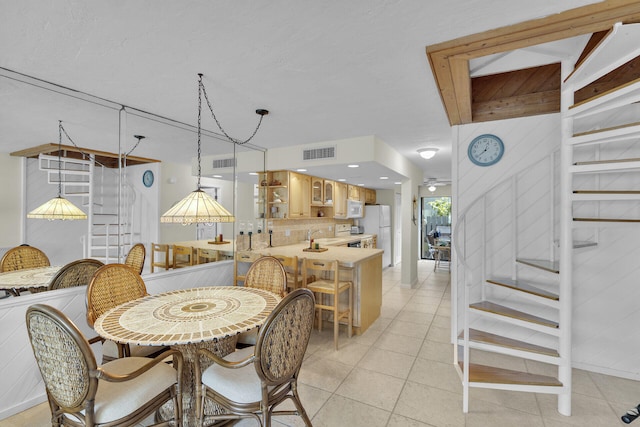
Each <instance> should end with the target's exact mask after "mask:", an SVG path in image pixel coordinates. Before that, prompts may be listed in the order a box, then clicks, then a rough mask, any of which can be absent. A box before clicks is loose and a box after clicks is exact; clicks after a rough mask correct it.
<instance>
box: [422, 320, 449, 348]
mask: <svg viewBox="0 0 640 427" xmlns="http://www.w3.org/2000/svg"><path fill="white" fill-rule="evenodd" d="M427 339H428V340H430V341H436V342H441V343H447V344H448V343H450V342H451V332H450V329H449V328H441V327H439V326H435V325H433V324H432V325H431V328H429V332H428V333H427Z"/></svg>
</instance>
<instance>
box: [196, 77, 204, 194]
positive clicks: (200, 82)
mask: <svg viewBox="0 0 640 427" xmlns="http://www.w3.org/2000/svg"><path fill="white" fill-rule="evenodd" d="M198 76H199V80H198V187H197V189H198V190H200V175H201V174H202V171H201V169H200V157H201V152H202V150H201V148H200V145H201V144H200V136H201V134H202V130H201V129H202V128H201V126H200V123H201V122H202V91H203V86H202V74H198Z"/></svg>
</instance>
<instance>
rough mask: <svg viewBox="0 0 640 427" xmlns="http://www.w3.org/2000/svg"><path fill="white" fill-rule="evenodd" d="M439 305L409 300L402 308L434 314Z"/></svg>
mask: <svg viewBox="0 0 640 427" xmlns="http://www.w3.org/2000/svg"><path fill="white" fill-rule="evenodd" d="M439 306H440V304H433V303H418V302H414V301H411V302H408V303H407V305H405V306H404V310H407V311H417V312H418V313H430V314H435V313H436V312H437V311H438V307H439Z"/></svg>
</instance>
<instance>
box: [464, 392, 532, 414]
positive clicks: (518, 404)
mask: <svg viewBox="0 0 640 427" xmlns="http://www.w3.org/2000/svg"><path fill="white" fill-rule="evenodd" d="M487 402H488V403H493V404H496V405H502V406H504V407H506V408H511V409H515V410H517V411H520V412H527V413H529V414H532V415H538V416H540V415H541V413H540V408H539V407H538V401H537V400H536V396H535V394H533V393H523V392H519V391H510V390H492V389H488V388H471V389H470V390H469V407H470V408H477V407H482V406H483V405H485V404H486V403H487Z"/></svg>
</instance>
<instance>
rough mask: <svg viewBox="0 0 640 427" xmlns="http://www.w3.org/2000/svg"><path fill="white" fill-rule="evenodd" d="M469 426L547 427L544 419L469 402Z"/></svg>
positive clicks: (494, 406) (498, 406)
mask: <svg viewBox="0 0 640 427" xmlns="http://www.w3.org/2000/svg"><path fill="white" fill-rule="evenodd" d="M466 419H467V423H466V425H467V426H473V427H516V426H518V427H519V426H526V427H545V424H544V422H543V420H542V417H541V416H539V415H533V414H530V413H526V412H521V411H516V410H514V409H510V408H507V407H504V406H502V405H496V404H494V403H490V402H485V401H475V402H474V403H473V404H472V403H471V402H469V413H468V414H467V415H466Z"/></svg>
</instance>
